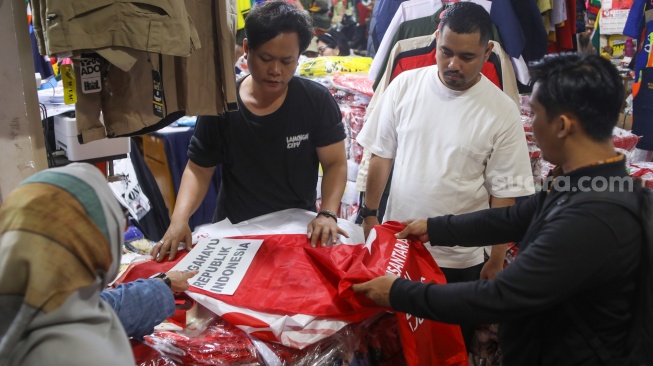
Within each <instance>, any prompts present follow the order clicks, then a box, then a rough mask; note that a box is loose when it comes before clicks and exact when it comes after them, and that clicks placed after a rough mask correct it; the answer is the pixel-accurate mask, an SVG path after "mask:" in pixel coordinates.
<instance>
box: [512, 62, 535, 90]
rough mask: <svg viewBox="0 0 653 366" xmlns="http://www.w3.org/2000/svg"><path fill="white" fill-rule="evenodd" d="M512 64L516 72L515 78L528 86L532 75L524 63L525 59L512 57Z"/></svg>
mask: <svg viewBox="0 0 653 366" xmlns="http://www.w3.org/2000/svg"><path fill="white" fill-rule="evenodd" d="M510 61H511V62H512V68H513V70H514V71H515V76H516V77H517V80H519V82H520V83H522V84H524V85H528V84H530V83H531V74H530V72H528V65H526V61H524V57H522V56H519V58H514V57H512V58H511V59H510Z"/></svg>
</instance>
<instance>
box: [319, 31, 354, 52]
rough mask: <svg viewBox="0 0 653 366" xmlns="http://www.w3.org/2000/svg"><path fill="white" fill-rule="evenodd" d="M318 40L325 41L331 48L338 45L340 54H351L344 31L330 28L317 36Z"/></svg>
mask: <svg viewBox="0 0 653 366" xmlns="http://www.w3.org/2000/svg"><path fill="white" fill-rule="evenodd" d="M317 40H318V41H322V42H324V43H325V44H326V45H327V46H329V48H336V47H338V48H339V49H340V53H339V54H338V56H349V53H350V50H349V45H348V44H347V39H346V38H345V36H344V35H343V34H342V33H340V32H338V31H336V30H330V31H328V32H325V33H322V34H320V35H319V36H317Z"/></svg>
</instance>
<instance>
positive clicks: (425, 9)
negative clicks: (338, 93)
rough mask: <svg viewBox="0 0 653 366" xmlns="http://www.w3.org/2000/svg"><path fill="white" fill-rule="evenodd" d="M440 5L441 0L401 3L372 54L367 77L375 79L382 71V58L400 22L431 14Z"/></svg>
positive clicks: (417, 0) (388, 50)
mask: <svg viewBox="0 0 653 366" xmlns="http://www.w3.org/2000/svg"><path fill="white" fill-rule="evenodd" d="M441 7H442V1H440V0H413V1H404V2H403V3H401V4H400V5H399V8H398V9H397V12H396V13H395V15H394V16H393V17H392V20H391V21H390V25H388V29H387V30H386V31H385V34H384V35H383V39H382V40H381V44H379V48H378V49H377V50H376V55H375V56H374V60H372V65H371V66H370V70H369V71H368V73H367V77H368V78H369V79H370V80H376V76H377V75H378V74H379V73H380V72H383V70H381V67H382V66H383V60H384V59H385V55H386V54H387V53H388V52H390V46H391V43H392V39H393V38H394V36H395V33H397V30H399V26H400V25H401V23H403V22H405V21H408V20H413V19H418V18H424V17H428V16H431V15H433V14H434V13H435V12H436V11H438V10H439V9H440V8H441Z"/></svg>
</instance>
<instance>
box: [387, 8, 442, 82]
mask: <svg viewBox="0 0 653 366" xmlns="http://www.w3.org/2000/svg"><path fill="white" fill-rule="evenodd" d="M443 11H444V8H440V9H439V10H438V11H436V12H435V13H433V14H432V15H429V16H426V17H422V18H417V19H413V20H409V21H406V22H403V23H401V25H399V29H398V30H397V32H396V33H395V35H394V37H393V38H392V40H391V41H390V44H389V49H392V48H393V47H394V46H395V44H397V42H399V41H401V40H404V39H409V38H413V37H420V36H427V35H432V34H434V33H435V30H436V29H438V26H439V25H440V17H441V15H442V12H443ZM380 56H381V55H379V57H380ZM382 60H383V62H381V64H380V65H379V66H380V68H379V73H378V74H377V75H376V79H375V81H374V89H375V90H376V87H377V85H379V82H380V81H381V77H382V73H381V71H382V70H385V69H386V68H387V65H388V60H389V55H385V56H384V57H383V58H382Z"/></svg>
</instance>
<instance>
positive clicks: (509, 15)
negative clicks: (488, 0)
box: [490, 0, 527, 58]
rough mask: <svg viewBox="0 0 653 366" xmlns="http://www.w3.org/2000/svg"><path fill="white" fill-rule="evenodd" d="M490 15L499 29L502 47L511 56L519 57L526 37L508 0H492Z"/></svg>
mask: <svg viewBox="0 0 653 366" xmlns="http://www.w3.org/2000/svg"><path fill="white" fill-rule="evenodd" d="M490 16H491V17H492V22H493V23H494V24H495V25H496V27H497V28H498V29H499V34H500V35H501V44H502V45H503V48H504V49H505V50H506V52H507V53H508V54H509V55H510V56H511V57H515V58H519V56H521V54H522V52H523V51H524V48H525V47H526V42H527V39H526V36H525V35H524V31H523V30H522V28H521V24H520V23H519V19H518V18H517V14H516V13H515V10H514V9H513V7H512V4H511V2H510V0H494V1H493V2H492V10H491V12H490Z"/></svg>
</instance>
